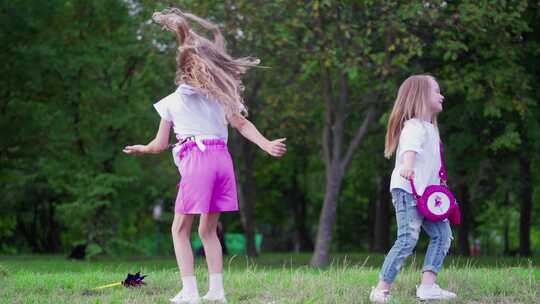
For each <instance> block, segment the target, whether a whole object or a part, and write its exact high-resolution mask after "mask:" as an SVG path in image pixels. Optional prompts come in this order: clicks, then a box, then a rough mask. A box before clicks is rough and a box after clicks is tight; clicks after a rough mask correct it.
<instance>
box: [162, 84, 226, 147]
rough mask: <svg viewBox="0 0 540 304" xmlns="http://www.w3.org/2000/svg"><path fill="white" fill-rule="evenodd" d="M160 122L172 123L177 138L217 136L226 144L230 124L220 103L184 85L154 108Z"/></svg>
mask: <svg viewBox="0 0 540 304" xmlns="http://www.w3.org/2000/svg"><path fill="white" fill-rule="evenodd" d="M154 108H155V109H156V111H157V112H158V113H159V115H160V116H161V118H163V119H165V120H167V121H170V122H172V123H173V128H174V133H175V134H176V135H177V137H179V138H181V137H187V136H215V137H219V138H221V139H223V140H225V142H227V138H228V132H227V120H226V118H225V110H224V107H223V105H222V104H221V103H219V102H218V101H216V100H211V99H209V98H207V97H206V96H205V95H204V94H202V93H201V92H200V91H199V90H197V89H196V88H194V87H192V86H189V85H186V84H181V85H180V86H179V87H178V88H177V89H176V91H175V92H174V93H172V94H170V95H168V96H167V97H165V98H163V99H161V100H160V101H159V102H157V103H155V104H154Z"/></svg>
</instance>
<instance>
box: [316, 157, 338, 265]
mask: <svg viewBox="0 0 540 304" xmlns="http://www.w3.org/2000/svg"><path fill="white" fill-rule="evenodd" d="M329 170H330V172H329V173H330V174H328V177H327V180H326V189H325V194H324V203H323V207H322V210H321V216H320V218H319V228H318V230H317V241H316V244H315V252H313V257H312V258H311V263H310V264H311V266H315V267H321V266H325V265H327V264H328V262H329V260H330V255H329V254H330V246H331V244H332V229H333V227H334V223H335V221H336V208H337V198H338V194H339V190H340V188H341V182H342V180H343V174H342V173H341V172H339V171H338V170H339V169H338V168H336V167H334V168H332V169H329Z"/></svg>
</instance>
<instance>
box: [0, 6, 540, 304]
mask: <svg viewBox="0 0 540 304" xmlns="http://www.w3.org/2000/svg"><path fill="white" fill-rule="evenodd" d="M170 6H176V7H179V8H180V9H182V10H184V11H188V12H192V13H194V14H197V15H199V16H201V17H205V18H207V19H209V20H211V21H213V22H215V23H216V24H218V25H219V26H220V28H221V30H222V31H223V33H224V35H225V36H226V38H227V42H228V44H227V48H228V50H229V52H230V53H231V54H232V55H233V56H235V57H240V56H256V57H258V58H260V59H261V65H262V66H264V67H266V68H259V69H252V70H250V71H249V72H248V73H247V75H246V76H245V77H244V83H245V86H246V89H245V94H244V99H245V103H246V105H247V107H248V109H249V116H248V118H249V119H250V120H252V121H253V122H254V123H255V124H256V125H257V127H258V128H259V129H260V130H261V131H262V133H263V134H264V135H266V136H267V137H268V138H278V137H286V138H287V145H288V153H287V154H286V155H285V156H284V157H283V158H281V159H274V158H272V157H270V156H269V155H266V154H265V153H264V152H262V151H261V150H259V149H258V148H257V147H256V146H255V145H253V144H251V143H249V142H248V141H247V140H246V139H244V138H242V137H241V136H240V135H239V134H238V133H237V132H236V131H235V130H230V133H229V134H230V140H229V144H228V146H229V149H230V151H231V154H232V155H233V159H234V163H235V166H236V174H237V178H238V189H239V201H240V206H241V210H240V212H239V213H233V214H224V215H223V216H222V220H221V223H222V226H223V231H224V232H225V239H226V240H227V242H228V243H229V245H230V247H231V248H230V249H231V250H232V253H230V255H233V256H235V255H236V254H239V255H243V254H247V255H248V256H249V257H251V260H250V261H252V262H253V263H257V261H258V259H259V261H268V260H272V258H271V257H272V254H274V256H276V257H277V258H276V259H277V262H276V261H273V262H268V263H266V262H263V263H262V264H264V265H273V264H280V263H281V262H282V260H283V261H285V262H287V261H289V262H291V263H290V265H291V267H293V265H311V266H315V267H324V266H328V265H329V264H332V261H333V257H335V256H338V257H343V256H344V255H347V254H350V255H351V256H355V255H356V256H357V260H358V261H360V262H359V263H360V264H362V263H364V264H365V263H366V259H369V257H370V256H373V257H376V258H373V259H371V260H370V261H371V262H368V264H369V265H372V266H373V267H374V269H375V268H376V267H377V265H380V261H381V259H380V257H381V254H383V253H386V252H387V250H388V249H389V248H390V247H391V245H392V242H393V240H394V239H395V230H396V227H395V220H394V212H393V208H392V205H391V198H390V195H389V191H388V186H389V177H390V173H391V170H392V168H393V164H394V160H393V159H392V160H387V159H385V158H384V157H383V149H384V135H385V127H386V121H387V119H388V115H389V112H390V110H391V107H392V104H393V101H394V99H395V97H396V93H397V89H398V87H399V85H400V83H401V82H402V81H404V80H405V79H406V78H407V77H408V76H409V75H411V74H418V73H429V74H432V75H434V76H435V77H436V78H437V80H438V82H439V83H440V86H441V90H442V94H443V95H444V96H445V102H444V111H443V112H442V113H441V115H440V116H439V119H438V122H439V129H440V133H441V137H442V139H443V140H444V142H445V147H446V149H445V150H446V162H447V167H448V169H449V184H450V186H451V188H452V190H453V191H454V192H455V193H456V195H457V198H458V201H459V202H460V204H461V211H462V216H463V219H462V224H461V225H459V226H455V227H454V229H453V231H454V242H453V244H452V247H451V250H450V255H451V256H452V257H454V258H455V259H457V260H456V261H462V262H459V263H458V262H456V263H458V264H459V265H469V264H468V263H469V262H467V261H480V259H481V258H480V259H478V258H477V259H476V260H475V259H474V258H472V259H470V260H469V259H466V258H465V259H463V258H459V257H458V256H464V257H469V256H471V255H480V256H482V257H483V256H485V260H484V261H493V265H495V264H497V263H499V262H498V261H505V262H504V263H507V264H508V265H513V267H518V266H523V267H524V268H523V269H528V268H527V267H529V268H530V267H532V268H537V267H538V258H537V257H535V255H536V256H537V255H538V254H539V249H540V216H539V215H540V183H539V179H540V174H539V172H540V170H539V165H540V164H539V160H540V153H539V152H540V87H539V83H540V8H539V7H540V4H539V2H538V1H535V0H530V1H502V0H500V1H472V0H462V1H438V0H434V1H382V0H381V1H331V0H325V1H281V0H277V1H258V0H253V1H230V0H227V1H206V0H205V1H187V0H186V1H144V0H139V1H138V0H124V1H98V0H88V1H65V0H64V1H60V0H50V1H16V0H6V1H2V2H1V3H0V26H1V29H2V30H1V31H0V45H1V51H0V62H1V64H0V115H1V120H0V125H1V127H0V132H1V134H0V163H1V166H0V189H1V190H0V191H1V193H2V195H1V196H0V207H1V216H0V254H1V255H2V256H1V259H0V266H1V265H2V260H4V261H5V262H4V263H5V265H4V266H2V267H3V268H2V267H0V280H4V281H5V280H8V279H9V273H10V272H12V271H14V269H15V268H19V267H22V268H24V265H30V264H31V263H30V262H29V263H30V264H25V263H23V262H21V261H27V260H28V261H31V260H34V259H36V260H40V259H42V260H44V261H46V260H49V259H52V260H58V261H61V260H65V258H66V257H68V256H70V255H75V256H81V257H82V256H84V259H85V260H86V261H87V262H84V263H91V262H92V261H104V260H107V259H112V260H115V259H117V260H118V259H119V260H123V259H125V258H128V257H129V258H134V257H135V258H143V259H152V258H156V259H157V260H156V261H158V260H159V261H161V260H160V259H161V258H164V259H168V260H169V261H171V264H168V265H169V266H171V267H174V258H173V256H172V254H173V250H172V241H171V239H170V224H171V221H172V216H173V213H172V210H173V204H174V200H175V196H176V191H177V189H176V183H177V182H178V179H179V175H178V172H177V170H176V167H175V166H174V165H173V163H172V156H171V154H170V153H169V152H165V153H162V154H161V155H147V156H143V157H132V156H127V155H125V154H123V153H122V148H123V147H124V146H125V145H128V144H136V143H142V144H144V143H147V142H149V141H150V140H151V139H152V138H153V136H154V135H155V132H156V131H157V127H158V123H159V116H158V115H157V113H156V112H155V110H154V109H153V107H152V104H153V103H154V102H156V101H158V100H159V99H161V98H163V97H164V96H166V95H168V94H169V93H171V92H172V91H174V90H175V84H174V73H175V52H176V47H177V46H176V42H175V40H174V39H173V36H172V34H171V33H169V32H167V31H164V30H162V29H161V28H160V27H159V26H157V25H155V24H153V23H152V22H151V19H150V17H151V15H152V13H153V12H154V11H156V10H162V9H164V8H166V7H170ZM172 140H173V138H172V137H171V142H172ZM159 209H160V210H161V212H159ZM194 231H196V229H194ZM256 240H258V241H256ZM196 241H197V240H196V236H195V235H194V242H196ZM426 246H427V239H426V238H425V237H424V238H422V239H421V240H420V242H419V245H418V248H417V252H418V254H419V255H420V254H422V253H423V251H424V249H425V248H426ZM235 250H236V251H235ZM257 256H260V257H257ZM487 256H490V257H487ZM44 257H45V258H44ZM377 257H378V258H377ZM296 258H297V260H298V261H300V262H298V263H293V260H295V259H296ZM499 258H500V260H499ZM353 260H354V259H353ZM340 261H341V260H340ZM374 261H376V262H374ZM134 263H135V262H134ZM504 263H503V264H504ZM158 264H159V263H158ZM473 264H474V263H473ZM85 265H87V264H85ZM88 265H93V264H88ZM96 265H98V264H96ZM99 265H101V264H99ZM149 265H151V263H149ZM482 265H485V264H482ZM505 265H506V264H505ZM41 267H42V266H39V265H38V266H36V267H35V268H32V267H30V268H32V269H37V270H39V269H41ZM62 267H63V266H62ZM88 267H89V269H92V267H91V266H88ZM96 267H98V266H96ZM201 267H202V266H201ZM68 268H69V267H68ZM98 268H99V267H98ZM170 269H173V268H170ZM248 269H249V267H248ZM466 269H467V268H466ZM307 271H309V270H307ZM373 271H375V270H373ZM373 273H375V272H373ZM534 273H535V276H536V278H537V279H538V271H536V272H534ZM30 277H32V276H30ZM330 277H331V276H330ZM375 277H376V276H375V275H372V280H376V279H375ZM533 277H534V276H533ZM411 278H412V277H411ZM411 281H414V280H412V279H411ZM172 282H173V281H172V279H171V284H172ZM238 284H240V285H242V283H241V282H239V283H238ZM535 284H537V283H535ZM366 286H367V285H366ZM366 288H367V287H366ZM316 289H317V288H315V287H314V290H316ZM0 290H1V289H0ZM12 290H16V289H12ZM51 292H52V291H51ZM535 295H536V294H535ZM238 299H239V298H237V300H238ZM278 302H279V301H278ZM300 302H302V301H300ZM345 302H346V301H345Z"/></svg>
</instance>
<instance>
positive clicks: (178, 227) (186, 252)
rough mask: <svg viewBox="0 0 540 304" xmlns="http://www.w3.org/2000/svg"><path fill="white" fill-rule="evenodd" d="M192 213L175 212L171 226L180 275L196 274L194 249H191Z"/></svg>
mask: <svg viewBox="0 0 540 304" xmlns="http://www.w3.org/2000/svg"><path fill="white" fill-rule="evenodd" d="M193 217H194V215H192V214H181V213H175V214H174V220H173V224H172V227H171V232H172V238H173V244H174V254H175V255H176V262H177V263H178V269H180V275H181V276H182V277H187V276H193V275H195V270H194V266H193V251H192V249H191V240H190V237H191V225H192V223H193Z"/></svg>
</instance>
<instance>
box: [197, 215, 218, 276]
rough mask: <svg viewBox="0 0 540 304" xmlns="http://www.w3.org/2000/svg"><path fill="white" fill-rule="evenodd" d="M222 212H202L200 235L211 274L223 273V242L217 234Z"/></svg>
mask: <svg viewBox="0 0 540 304" xmlns="http://www.w3.org/2000/svg"><path fill="white" fill-rule="evenodd" d="M219 215H220V213H208V214H201V221H200V223H199V236H200V237H201V241H202V243H203V246H204V253H205V255H206V263H207V264H208V272H209V273H210V274H214V273H222V271H223V255H222V251H221V250H222V249H221V243H220V242H219V238H218V236H217V225H218V220H219Z"/></svg>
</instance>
